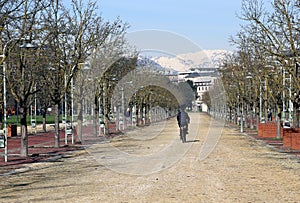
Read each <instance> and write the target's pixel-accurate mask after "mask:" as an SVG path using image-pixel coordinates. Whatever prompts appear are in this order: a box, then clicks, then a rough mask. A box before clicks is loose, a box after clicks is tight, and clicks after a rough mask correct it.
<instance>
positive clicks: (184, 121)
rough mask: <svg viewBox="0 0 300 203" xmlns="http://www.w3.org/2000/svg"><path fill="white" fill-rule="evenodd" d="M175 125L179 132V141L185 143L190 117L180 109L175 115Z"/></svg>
mask: <svg viewBox="0 0 300 203" xmlns="http://www.w3.org/2000/svg"><path fill="white" fill-rule="evenodd" d="M177 123H178V127H179V130H180V139H181V140H182V142H186V134H187V133H188V124H189V123H190V117H189V115H188V113H187V112H186V111H185V109H184V108H180V110H179V112H178V114H177Z"/></svg>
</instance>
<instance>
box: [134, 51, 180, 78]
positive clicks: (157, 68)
mask: <svg viewBox="0 0 300 203" xmlns="http://www.w3.org/2000/svg"><path fill="white" fill-rule="evenodd" d="M137 67H138V68H140V69H144V68H145V69H147V70H152V71H154V72H156V73H161V74H163V75H176V74H177V73H178V72H177V71H176V70H174V69H172V68H168V67H163V66H161V65H160V64H159V63H157V62H156V61H155V60H153V59H152V58H148V57H144V56H139V57H138V60H137Z"/></svg>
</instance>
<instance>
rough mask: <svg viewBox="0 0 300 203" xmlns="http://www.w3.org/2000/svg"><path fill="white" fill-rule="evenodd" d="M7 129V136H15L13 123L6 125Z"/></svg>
mask: <svg viewBox="0 0 300 203" xmlns="http://www.w3.org/2000/svg"><path fill="white" fill-rule="evenodd" d="M7 131H8V132H7V134H8V136H9V137H12V136H17V125H15V124H12V125H8V129H7Z"/></svg>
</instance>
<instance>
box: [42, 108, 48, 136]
mask: <svg viewBox="0 0 300 203" xmlns="http://www.w3.org/2000/svg"><path fill="white" fill-rule="evenodd" d="M46 113H47V111H46V110H44V111H43V131H44V132H47V126H46Z"/></svg>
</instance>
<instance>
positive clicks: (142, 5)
mask: <svg viewBox="0 0 300 203" xmlns="http://www.w3.org/2000/svg"><path fill="white" fill-rule="evenodd" d="M98 2H99V7H100V11H101V15H102V16H103V17H104V19H107V20H113V19H116V17H118V16H119V17H120V19H122V20H123V21H125V22H127V23H129V25H130V28H129V30H128V32H136V31H142V30H162V31H168V32H172V33H175V34H177V35H180V36H182V37H184V38H187V39H188V40H190V41H192V42H193V43H195V44H197V45H198V46H199V47H200V48H201V49H224V50H234V47H233V46H231V45H230V42H229V37H230V36H234V35H235V34H236V33H237V32H238V31H239V30H240V24H243V23H244V22H243V21H242V20H240V19H239V18H238V17H237V15H238V14H240V9H241V2H242V1H241V0H230V1H225V0H181V1H174V0H151V1H141V0H125V1H120V0H100V1H98Z"/></svg>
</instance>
